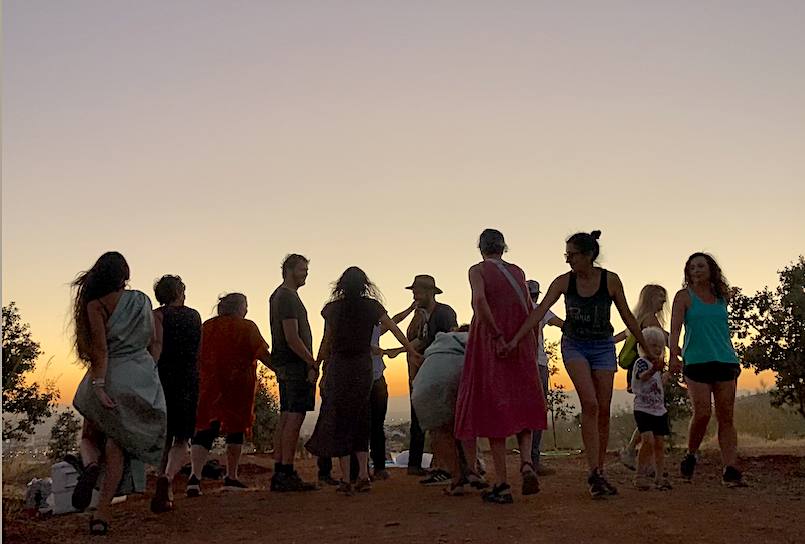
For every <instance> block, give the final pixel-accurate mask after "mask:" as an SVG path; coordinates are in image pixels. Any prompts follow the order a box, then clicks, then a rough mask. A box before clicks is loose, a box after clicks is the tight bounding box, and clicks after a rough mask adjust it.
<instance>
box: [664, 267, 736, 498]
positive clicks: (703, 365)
mask: <svg viewBox="0 0 805 544" xmlns="http://www.w3.org/2000/svg"><path fill="white" fill-rule="evenodd" d="M684 277H685V281H684V283H683V284H682V289H680V290H679V291H678V292H677V294H676V296H675V297H674V304H673V307H672V310H671V340H670V344H671V370H672V371H674V372H679V370H680V368H681V369H682V374H683V375H684V376H685V383H686V384H687V386H688V397H690V403H691V404H692V405H693V416H692V417H691V419H690V429H689V431H688V451H687V453H686V454H685V457H684V458H683V459H682V463H681V464H680V467H679V469H680V472H681V474H682V477H683V478H685V479H687V480H691V479H692V478H693V472H694V470H695V469H696V455H697V453H698V450H699V446H700V445H701V443H702V440H703V439H704V434H705V433H706V432H707V425H708V423H709V422H710V413H711V400H712V402H713V404H715V408H716V420H717V421H718V445H719V448H720V449H721V460H722V462H723V463H724V470H723V472H722V476H721V479H722V483H723V484H724V485H726V486H729V487H743V486H745V485H746V484H745V483H744V480H743V476H742V474H741V471H740V470H738V468H737V467H736V466H735V465H736V463H737V461H738V433H737V431H736V430H735V422H734V419H733V411H734V408H735V392H736V389H737V386H738V375H739V374H740V373H741V366H740V364H739V362H738V357H737V356H736V355H735V349H734V348H733V347H732V341H731V340H730V328H729V314H728V313H727V303H728V302H729V299H730V288H729V285H728V284H727V280H726V278H725V277H724V275H723V273H722V272H721V267H720V266H718V263H717V262H716V260H715V259H714V258H713V257H712V256H711V255H708V254H707V253H701V252H697V253H694V254H693V255H691V256H690V257H688V260H687V262H686V263H685V270H684ZM683 324H684V325H685V344H684V346H683V347H682V349H680V348H679V336H680V333H681V332H682V325H683ZM680 355H681V356H682V361H684V366H683V364H682V362H681V361H680V358H679V357H680Z"/></svg>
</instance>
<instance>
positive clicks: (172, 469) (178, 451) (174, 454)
mask: <svg viewBox="0 0 805 544" xmlns="http://www.w3.org/2000/svg"><path fill="white" fill-rule="evenodd" d="M186 457H187V440H179V441H176V442H174V444H173V447H171V449H170V451H169V452H168V461H167V465H166V466H165V475H166V476H167V477H168V479H169V480H171V481H173V478H175V477H176V475H177V474H178V473H179V471H180V470H182V465H184V463H185V458H186Z"/></svg>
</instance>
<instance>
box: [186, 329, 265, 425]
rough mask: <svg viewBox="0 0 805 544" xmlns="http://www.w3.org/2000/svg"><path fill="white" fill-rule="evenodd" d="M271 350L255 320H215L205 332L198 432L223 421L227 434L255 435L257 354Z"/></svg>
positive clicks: (203, 337)
mask: <svg viewBox="0 0 805 544" xmlns="http://www.w3.org/2000/svg"><path fill="white" fill-rule="evenodd" d="M266 348H268V344H267V343H266V341H265V340H264V339H263V336H262V335H261V334H260V330H259V329H258V328H257V325H256V324H255V323H254V321H250V320H248V319H243V318H240V317H236V316H219V317H213V318H212V319H209V320H207V321H205V322H204V325H203V326H202V329H201V352H200V354H199V399H198V411H197V412H196V430H197V431H201V430H205V429H209V428H210V426H211V422H213V421H219V422H220V423H221V431H222V432H225V433H240V432H243V433H246V434H247V435H248V434H250V433H251V428H252V423H253V422H254V395H255V391H256V387H257V355H258V354H259V353H260V352H261V351H262V350H263V349H266Z"/></svg>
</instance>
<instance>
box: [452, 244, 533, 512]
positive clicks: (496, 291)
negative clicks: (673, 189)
mask: <svg viewBox="0 0 805 544" xmlns="http://www.w3.org/2000/svg"><path fill="white" fill-rule="evenodd" d="M478 249H480V250H481V256H482V257H483V261H481V262H480V263H478V264H476V265H474V266H472V268H470V270H469V276H470V287H471V288H472V307H473V311H474V316H473V319H472V324H471V325H470V335H469V339H468V342H467V354H466V356H465V359H464V370H463V372H462V375H461V385H460V386H459V392H458V402H457V404H456V426H455V435H456V438H458V439H459V440H462V442H464V452H465V454H466V455H467V457H468V459H467V462H468V465H469V466H471V467H472V466H474V465H475V463H474V462H475V459H474V456H475V440H476V439H477V438H478V437H485V438H488V439H489V445H490V447H491V449H492V459H493V462H494V466H495V485H494V486H493V487H492V489H491V490H489V491H486V492H485V493H484V494H483V495H482V498H483V500H484V501H486V502H494V503H502V504H509V503H511V502H512V494H511V487H510V486H509V484H508V483H507V475H506V438H507V437H509V436H511V435H517V443H518V447H519V448H520V472H521V473H522V477H523V495H530V494H533V493H537V492H538V491H539V481H538V480H537V475H536V473H535V472H534V465H533V464H532V463H531V457H530V455H531V454H530V452H531V430H532V429H545V428H546V426H547V420H546V412H545V400H544V397H543V395H542V386H541V385H540V382H539V374H538V370H537V345H536V338H535V337H533V335H532V338H531V340H530V341H528V342H521V343H520V344H519V345H518V347H517V349H516V350H514V351H512V352H511V353H509V354H508V355H507V356H506V357H505V358H504V357H501V356H499V355H498V353H499V352H500V351H501V348H502V347H503V344H504V343H505V342H504V339H505V338H507V337H510V336H511V335H512V334H514V333H515V332H516V331H517V330H518V329H519V328H520V326H521V325H522V324H523V322H525V320H526V318H527V317H528V313H529V305H528V300H529V298H528V288H527V287H526V283H525V274H524V273H523V271H522V270H521V269H520V268H519V267H518V266H516V265H514V264H511V263H507V262H504V261H503V260H501V257H502V256H503V253H504V252H505V251H506V249H507V248H506V242H505V241H504V239H503V234H501V233H500V231H497V230H494V229H486V230H485V231H484V232H483V233H481V238H480V241H479V243H478ZM470 457H472V459H471V458H470Z"/></svg>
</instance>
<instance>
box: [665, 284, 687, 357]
mask: <svg viewBox="0 0 805 544" xmlns="http://www.w3.org/2000/svg"><path fill="white" fill-rule="evenodd" d="M689 305H690V295H689V294H688V292H687V291H685V290H680V291H678V292H677V294H676V296H675V297H674V304H673V306H672V307H671V337H670V338H669V339H668V347H669V348H670V349H671V365H670V366H671V372H679V371H680V370H681V369H682V362H681V361H680V360H679V356H680V355H681V354H682V350H681V349H680V348H679V335H680V334H681V333H682V322H683V321H684V320H685V312H687V311H688V306H689Z"/></svg>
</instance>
